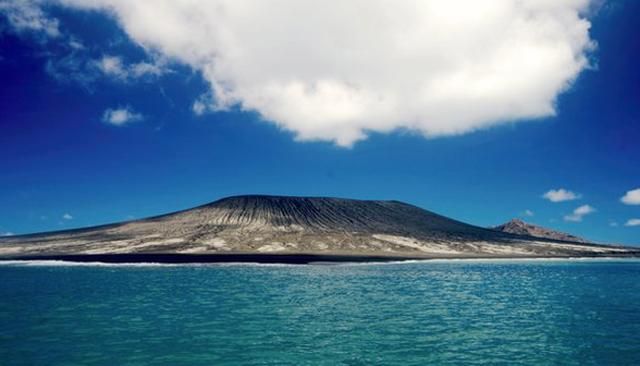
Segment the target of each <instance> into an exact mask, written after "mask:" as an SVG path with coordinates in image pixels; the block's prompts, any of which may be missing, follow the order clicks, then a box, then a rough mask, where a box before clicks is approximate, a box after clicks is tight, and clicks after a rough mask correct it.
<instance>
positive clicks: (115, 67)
mask: <svg viewBox="0 0 640 366" xmlns="http://www.w3.org/2000/svg"><path fill="white" fill-rule="evenodd" d="M94 62H95V65H96V66H97V68H98V69H99V70H100V71H101V72H102V73H103V74H104V75H106V76H110V77H114V78H116V79H119V80H120V81H129V80H132V79H138V78H142V77H145V76H160V75H162V74H164V73H166V72H167V69H166V67H165V63H164V61H162V60H155V62H154V63H149V62H144V61H143V62H138V63H134V64H130V65H125V63H124V62H123V61H122V58H121V57H118V56H109V55H105V56H103V57H102V58H101V59H100V60H97V61H94Z"/></svg>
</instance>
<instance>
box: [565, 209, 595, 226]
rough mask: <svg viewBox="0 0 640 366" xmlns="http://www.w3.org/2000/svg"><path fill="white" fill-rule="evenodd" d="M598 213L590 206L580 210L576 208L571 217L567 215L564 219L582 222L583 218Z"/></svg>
mask: <svg viewBox="0 0 640 366" xmlns="http://www.w3.org/2000/svg"><path fill="white" fill-rule="evenodd" d="M594 212H596V209H595V208H593V207H591V206H589V205H582V206H580V207H578V208H576V209H575V210H573V213H571V214H570V215H566V216H565V217H564V220H565V221H572V222H580V221H582V218H583V217H584V216H586V215H589V214H592V213H594Z"/></svg>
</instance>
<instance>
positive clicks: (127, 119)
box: [102, 106, 144, 126]
mask: <svg viewBox="0 0 640 366" xmlns="http://www.w3.org/2000/svg"><path fill="white" fill-rule="evenodd" d="M143 118H144V117H143V116H142V114H140V113H137V112H135V111H133V110H132V109H131V107H129V106H126V107H120V108H115V109H112V108H109V109H107V110H106V111H104V113H103V114H102V121H103V122H105V123H108V124H111V125H114V126H124V125H126V124H129V123H132V122H137V121H140V120H142V119H143Z"/></svg>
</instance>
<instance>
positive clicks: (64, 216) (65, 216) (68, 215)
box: [62, 213, 73, 220]
mask: <svg viewBox="0 0 640 366" xmlns="http://www.w3.org/2000/svg"><path fill="white" fill-rule="evenodd" d="M62 218H63V219H65V220H73V216H71V214H68V213H66V214H64V215H62Z"/></svg>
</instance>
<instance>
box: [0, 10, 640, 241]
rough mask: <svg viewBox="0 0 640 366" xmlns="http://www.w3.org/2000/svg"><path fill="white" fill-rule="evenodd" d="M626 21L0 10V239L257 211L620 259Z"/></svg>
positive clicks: (637, 97) (635, 178)
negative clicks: (364, 209) (518, 232)
mask: <svg viewBox="0 0 640 366" xmlns="http://www.w3.org/2000/svg"><path fill="white" fill-rule="evenodd" d="M639 12H640V3H638V2H636V1H631V0H627V1H624V0H620V1H609V2H607V1H605V2H603V1H587V0H556V1H511V0H494V1H473V2H469V1H451V0H450V1H438V0H432V1H397V2H393V3H390V2H385V1H374V0H368V1H359V0H354V1H351V2H340V1H335V2H333V1H327V2H322V4H321V5H320V3H318V2H311V1H293V0H281V1H274V2H255V1H254V2H251V1H242V0H234V1H196V0H192V1H169V0H166V1H160V0H159V1H154V2H149V1H124V0H122V1H120V0H93V1H80V0H42V1H7V0H0V235H19V234H26V233H33V232H42V231H51V230H65V229H70V228H77V227H84V226H90V225H98V224H105V223H111V222H118V221H123V220H131V219H138V218H144V217H148V216H153V215H158V214H163V213H167V212H172V211H176V210H181V209H186V208H190V207H193V206H196V205H200V204H204V203H208V202H211V201H214V200H216V199H219V198H222V197H225V196H230V195H241V194H274V195H301V196H334V197H345V198H357V199H395V200H401V201H404V202H407V203H411V204H414V205H417V206H419V207H422V208H425V209H428V210H430V211H434V212H437V213H440V214H443V215H446V216H450V217H452V218H456V219H459V220H462V221H465V222H468V223H471V224H475V225H479V226H493V225H498V224H501V223H503V222H505V221H508V220H510V219H512V218H521V219H523V220H525V221H527V222H531V223H534V224H538V225H542V226H546V227H550V228H553V229H557V230H562V231H566V232H569V233H572V234H575V235H579V236H583V237H586V238H589V239H592V240H595V241H600V242H606V243H621V244H631V245H634V244H635V245H640V168H639V167H640V144H639V143H638V142H639V141H640V71H639V68H638V67H637V64H638V62H637V60H638V58H639V57H640V23H638V22H637V19H636V17H635V14H638V13H639Z"/></svg>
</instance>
